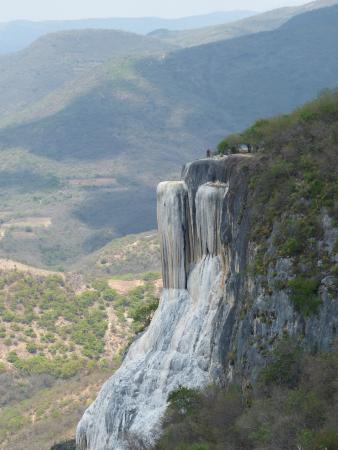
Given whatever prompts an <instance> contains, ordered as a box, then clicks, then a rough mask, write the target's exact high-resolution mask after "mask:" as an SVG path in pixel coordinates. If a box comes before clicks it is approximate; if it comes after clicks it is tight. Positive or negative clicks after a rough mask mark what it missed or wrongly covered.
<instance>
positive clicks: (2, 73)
mask: <svg viewBox="0 0 338 450" xmlns="http://www.w3.org/2000/svg"><path fill="white" fill-rule="evenodd" d="M173 48H175V47H174V46H172V45H171V44H167V43H165V42H161V41H160V40H158V39H156V38H151V37H147V36H140V35H136V34H134V33H127V32H124V31H114V30H78V31H63V32H59V33H52V34H48V35H46V36H43V37H41V38H40V39H38V40H37V41H36V42H34V43H33V44H32V45H30V46H29V47H28V48H27V49H26V50H23V51H21V52H18V53H15V54H12V55H6V56H0V99H1V101H0V117H1V116H4V115H8V114H12V113H14V112H17V111H20V110H21V109H22V108H25V107H26V106H28V105H30V104H32V103H34V102H36V101H37V100H39V99H41V98H42V97H44V96H46V95H47V94H49V93H50V92H52V91H54V90H56V89H58V88H60V87H61V86H62V85H64V84H65V83H66V82H69V81H71V80H74V79H77V78H79V77H81V75H83V74H84V73H87V72H88V71H90V70H91V69H93V68H95V67H97V66H99V65H100V64H102V63H103V62H105V61H107V60H108V59H110V58H112V57H114V56H121V55H134V56H135V55H138V56H144V55H147V54H153V53H160V54H161V53H163V52H164V51H168V50H171V49H173Z"/></svg>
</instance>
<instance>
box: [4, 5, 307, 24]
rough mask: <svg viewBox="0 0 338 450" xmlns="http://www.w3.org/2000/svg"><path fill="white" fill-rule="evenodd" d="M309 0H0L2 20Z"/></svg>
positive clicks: (172, 12) (170, 13) (184, 12)
mask: <svg viewBox="0 0 338 450" xmlns="http://www.w3.org/2000/svg"><path fill="white" fill-rule="evenodd" d="M309 1H310V0H0V22H5V21H9V20H16V19H29V20H47V19H48V20H50V19H83V18H89V17H91V18H94V17H143V16H159V17H182V16H189V15H195V14H205V13H209V12H214V11H227V10H233V9H246V10H254V11H264V10H269V9H274V8H278V7H280V6H292V5H300V4H304V3H308V2H309Z"/></svg>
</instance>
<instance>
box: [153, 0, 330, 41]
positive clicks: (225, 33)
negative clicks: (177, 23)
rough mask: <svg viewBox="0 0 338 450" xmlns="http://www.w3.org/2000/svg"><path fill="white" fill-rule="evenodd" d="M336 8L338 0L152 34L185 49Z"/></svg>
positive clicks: (265, 29)
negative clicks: (199, 26)
mask: <svg viewBox="0 0 338 450" xmlns="http://www.w3.org/2000/svg"><path fill="white" fill-rule="evenodd" d="M336 4H337V0H317V1H314V2H310V3H306V4H305V5H301V6H295V7H284V8H279V9H274V10H271V11H267V12H264V13H261V14H256V15H254V16H252V17H248V18H245V19H242V20H239V21H236V22H234V23H230V24H223V25H217V26H210V27H204V28H200V29H195V30H182V31H177V30H176V31H170V30H157V31H154V32H153V33H151V36H154V37H158V38H160V39H163V40H165V41H167V42H171V43H172V44H176V45H180V46H182V47H192V46H195V45H201V44H207V43H210V42H216V41H221V40H224V39H233V38H236V37H240V36H244V35H249V34H254V33H259V32H262V31H271V30H275V29H277V28H278V27H280V26H281V25H283V24H284V23H286V22H287V21H288V20H290V19H291V18H292V17H295V16H297V15H299V14H303V13H305V12H309V11H313V10H316V9H320V8H325V7H329V6H332V5H336Z"/></svg>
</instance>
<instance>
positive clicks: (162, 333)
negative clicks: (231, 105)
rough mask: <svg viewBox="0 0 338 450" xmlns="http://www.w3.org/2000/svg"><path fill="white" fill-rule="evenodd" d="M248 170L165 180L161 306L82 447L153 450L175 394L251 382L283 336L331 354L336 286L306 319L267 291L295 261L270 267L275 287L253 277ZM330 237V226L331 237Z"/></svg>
mask: <svg viewBox="0 0 338 450" xmlns="http://www.w3.org/2000/svg"><path fill="white" fill-rule="evenodd" d="M249 166H250V157H249V156H242V155H232V156H228V157H223V158H219V159H212V158H211V159H203V160H199V161H195V162H193V163H190V164H188V165H186V166H185V167H184V168H183V171H182V177H181V181H178V182H164V183H160V185H159V187H158V191H157V196H158V225H159V234H160V239H161V249H162V263H163V268H162V270H163V280H164V289H163V293H162V296H161V301H160V305H159V308H158V310H157V311H156V313H155V316H154V318H153V320H152V323H151V325H150V326H149V328H148V329H147V331H146V332H145V333H144V334H143V335H142V336H141V337H140V338H138V339H137V340H136V341H135V342H134V343H133V344H132V346H131V347H130V349H129V351H128V353H127V355H126V358H125V359H124V361H123V363H122V365H121V367H120V369H119V370H118V371H117V372H116V373H115V374H114V375H113V376H112V377H111V379H110V380H108V381H107V382H106V384H105V385H104V386H103V388H102V390H101V392H100V393H99V395H98V397H97V399H96V401H95V402H94V403H93V404H92V405H91V406H90V407H89V408H88V410H87V411H86V412H85V414H84V416H83V418H82V420H81V422H80V423H79V425H78V429H77V448H78V449H79V450H112V449H114V450H122V449H124V448H125V445H124V442H125V439H127V437H128V434H136V435H138V436H141V437H142V439H143V440H144V441H145V442H146V443H147V444H149V445H151V444H152V443H153V442H154V440H155V439H156V437H157V436H158V434H159V433H160V420H161V417H162V415H163V413H164V411H165V408H166V402H167V397H168V394H169V393H170V392H171V391H172V390H174V389H175V388H177V387H178V386H179V385H184V386H187V387H202V386H205V385H207V384H209V383H213V382H216V383H221V384H223V385H226V384H227V383H229V382H230V381H231V380H233V379H236V382H242V383H243V384H248V383H251V382H253V381H254V380H255V377H256V376H257V371H258V370H259V368H260V367H262V365H264V362H265V355H266V352H267V351H268V350H269V349H270V348H271V346H272V345H273V343H274V342H275V340H276V339H278V338H279V337H281V336H283V335H284V334H286V333H287V334H289V335H291V336H292V335H297V336H302V337H303V338H304V345H305V346H306V347H308V348H312V349H315V348H321V349H327V348H329V346H330V344H331V342H332V341H333V339H334V337H335V336H336V333H337V323H336V320H337V319H336V318H337V316H338V301H337V298H333V297H332V295H329V284H330V280H323V282H322V283H321V287H320V296H321V299H322V305H321V307H320V310H319V312H318V313H317V314H314V315H311V316H309V317H308V318H306V317H303V316H302V315H300V314H299V313H297V312H296V311H295V309H294V307H293V306H292V303H291V302H290V300H289V296H288V291H287V289H286V290H285V289H284V290H278V289H277V288H276V289H275V288H273V287H269V286H273V283H269V281H271V280H272V279H273V280H275V279H278V280H283V279H288V278H290V277H292V269H291V264H290V261H289V259H287V258H279V259H278V261H277V268H278V270H277V271H276V270H275V268H274V270H272V268H271V270H269V273H268V278H270V279H271V280H269V279H268V288H267V286H266V280H265V283H263V281H262V280H261V279H260V277H259V276H257V275H252V274H250V273H249V272H248V270H247V269H248V265H249V263H250V261H251V260H252V259H253V257H254V255H255V247H254V245H253V244H251V243H250V241H249V231H250V222H251V215H250V205H249V204H248V176H247V172H248V168H249ZM333 235H334V238H335V237H337V236H336V234H335V231H334V229H333V228H332V226H331V225H330V220H329V219H327V239H328V240H332V237H333ZM324 239H326V238H324ZM271 245H272V243H271Z"/></svg>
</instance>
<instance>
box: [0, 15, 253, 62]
mask: <svg viewBox="0 0 338 450" xmlns="http://www.w3.org/2000/svg"><path fill="white" fill-rule="evenodd" d="M254 14H255V12H254V11H224V12H215V13H212V14H206V15H200V16H192V17H184V18H180V19H161V18H158V17H144V18H107V19H87V20H68V21H45V22H31V21H25V20H21V21H14V22H8V23H1V24H0V54H5V53H11V52H16V51H18V50H22V49H23V48H25V47H27V46H28V45H30V44H31V43H32V42H33V41H35V40H36V39H38V38H39V37H41V36H43V35H44V34H48V33H52V32H56V31H65V30H78V29H88V28H93V29H114V30H123V31H129V32H132V33H139V34H147V33H150V32H152V31H154V30H157V29H167V30H188V29H193V28H199V27H206V26H213V25H218V24H221V23H227V22H232V21H235V20H240V19H243V18H245V17H249V16H252V15H254Z"/></svg>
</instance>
